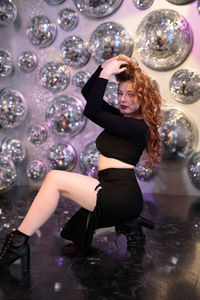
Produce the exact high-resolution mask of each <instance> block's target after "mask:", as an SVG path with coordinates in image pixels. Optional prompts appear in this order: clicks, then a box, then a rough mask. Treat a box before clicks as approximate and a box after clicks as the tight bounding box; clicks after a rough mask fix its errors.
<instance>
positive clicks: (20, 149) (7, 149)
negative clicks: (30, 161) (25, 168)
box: [1, 138, 26, 164]
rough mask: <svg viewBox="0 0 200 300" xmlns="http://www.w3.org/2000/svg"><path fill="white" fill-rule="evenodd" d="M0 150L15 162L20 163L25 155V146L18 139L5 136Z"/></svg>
mask: <svg viewBox="0 0 200 300" xmlns="http://www.w3.org/2000/svg"><path fill="white" fill-rule="evenodd" d="M1 151H2V154H4V155H7V156H8V157H9V158H10V159H12V161H13V162H14V163H15V164H17V163H21V162H22V161H23V160H24V159H25V157H26V147H25V146H24V144H23V143H22V142H21V141H20V140H18V139H11V138H5V139H4V140H3V142H2V145H1Z"/></svg>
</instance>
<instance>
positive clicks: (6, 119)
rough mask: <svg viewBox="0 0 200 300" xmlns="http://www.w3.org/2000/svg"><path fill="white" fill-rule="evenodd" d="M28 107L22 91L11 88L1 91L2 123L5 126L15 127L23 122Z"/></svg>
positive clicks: (0, 118)
mask: <svg viewBox="0 0 200 300" xmlns="http://www.w3.org/2000/svg"><path fill="white" fill-rule="evenodd" d="M27 111H28V107H27V104H26V102H25V99H24V97H23V96H22V94H21V93H20V92H18V91H17V90H14V89H10V88H4V89H2V90H1V91H0V125H1V126H2V127H3V128H15V127H17V126H19V125H21V124H22V122H23V121H24V119H25V117H26V115H27Z"/></svg>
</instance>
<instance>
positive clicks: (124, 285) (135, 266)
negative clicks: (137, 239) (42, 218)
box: [0, 187, 200, 300]
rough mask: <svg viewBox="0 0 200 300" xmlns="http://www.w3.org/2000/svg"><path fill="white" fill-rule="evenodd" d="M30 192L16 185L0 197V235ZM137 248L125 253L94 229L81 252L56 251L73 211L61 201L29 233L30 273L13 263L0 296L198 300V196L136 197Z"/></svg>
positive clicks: (111, 235)
mask: <svg viewBox="0 0 200 300" xmlns="http://www.w3.org/2000/svg"><path fill="white" fill-rule="evenodd" d="M34 195H35V192H30V191H29V190H28V188H27V187H23V188H22V187H20V188H16V189H14V190H12V191H10V192H9V193H7V194H6V195H2V196H1V198H0V222H1V223H0V239H1V238H3V237H4V236H5V234H6V233H8V232H10V230H11V228H13V227H15V226H18V225H19V223H20V221H21V220H22V219H23V217H24V215H25V213H26V211H27V208H28V207H29V205H30V203H31V201H32V199H33V198H34ZM144 199H145V207H144V212H143V215H144V216H145V217H147V218H149V219H151V220H154V221H155V223H156V227H155V229H154V230H153V231H151V230H149V229H144V232H145V235H146V239H147V242H146V245H145V251H139V252H138V251H135V252H134V253H132V254H130V253H129V252H127V249H126V240H125V237H124V236H120V237H118V239H117V241H116V234H115V231H114V228H109V229H107V230H106V232H105V231H99V232H97V235H96V236H95V238H94V241H93V249H92V251H91V253H90V254H88V255H87V256H85V257H79V258H69V257H65V256H63V255H62V254H61V253H62V248H63V247H64V245H66V242H65V241H64V240H63V239H61V238H60V236H59V232H60V228H61V227H62V226H63V224H64V223H65V221H66V220H67V219H68V218H69V217H70V216H71V215H72V214H73V213H74V212H75V211H76V210H77V209H78V207H77V206H76V205H75V204H73V203H72V202H70V201H69V200H66V199H61V201H60V204H59V207H58V209H57V211H56V213H55V214H54V215H53V216H52V218H51V219H50V220H49V221H48V222H47V223H46V224H45V225H44V226H43V227H42V228H41V230H39V231H38V232H37V233H36V234H34V235H33V236H32V237H31V239H30V246H31V272H30V276H29V277H26V278H25V277H23V276H22V273H21V265H20V264H19V262H16V263H15V264H14V265H12V266H11V268H10V273H8V274H4V275H3V274H0V300H8V299H9V300H11V299H17V300H23V299H30V300H35V299H37V300H48V299H49V300H51V299H58V300H59V299H62V300H63V299H70V300H83V299H84V300H86V299H87V300H90V299H91V300H112V299H113V300H118V299H119V300H126V299H140V300H162V299H163V300H164V299H166V300H180V299H184V300H185V299H187V300H199V299H200V282H199V278H200V276H199V274H200V197H199V198H197V197H196V198H195V197H180V196H168V197H167V196H165V195H154V196H151V197H150V196H149V195H144Z"/></svg>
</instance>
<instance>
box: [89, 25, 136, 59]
mask: <svg viewBox="0 0 200 300" xmlns="http://www.w3.org/2000/svg"><path fill="white" fill-rule="evenodd" d="M89 48H90V50H91V53H92V56H93V57H94V59H95V60H96V61H97V63H99V64H102V63H104V61H105V60H107V59H109V58H111V57H113V56H116V55H118V54H120V53H123V54H125V55H127V56H130V55H131V54H132V51H133V40H132V38H131V37H130V35H129V34H128V32H127V31H126V30H125V29H124V27H123V26H121V25H119V24H117V23H114V22H106V23H103V24H101V25H99V26H98V27H97V28H96V29H95V30H94V31H93V33H92V35H91V37H90V42H89Z"/></svg>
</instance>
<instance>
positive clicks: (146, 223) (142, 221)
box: [137, 216, 155, 230]
mask: <svg viewBox="0 0 200 300" xmlns="http://www.w3.org/2000/svg"><path fill="white" fill-rule="evenodd" d="M137 221H138V223H139V225H140V226H144V227H147V228H149V229H151V230H153V229H154V227H155V223H154V222H153V221H151V220H148V219H146V218H144V217H141V216H140V217H138V219H137Z"/></svg>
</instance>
